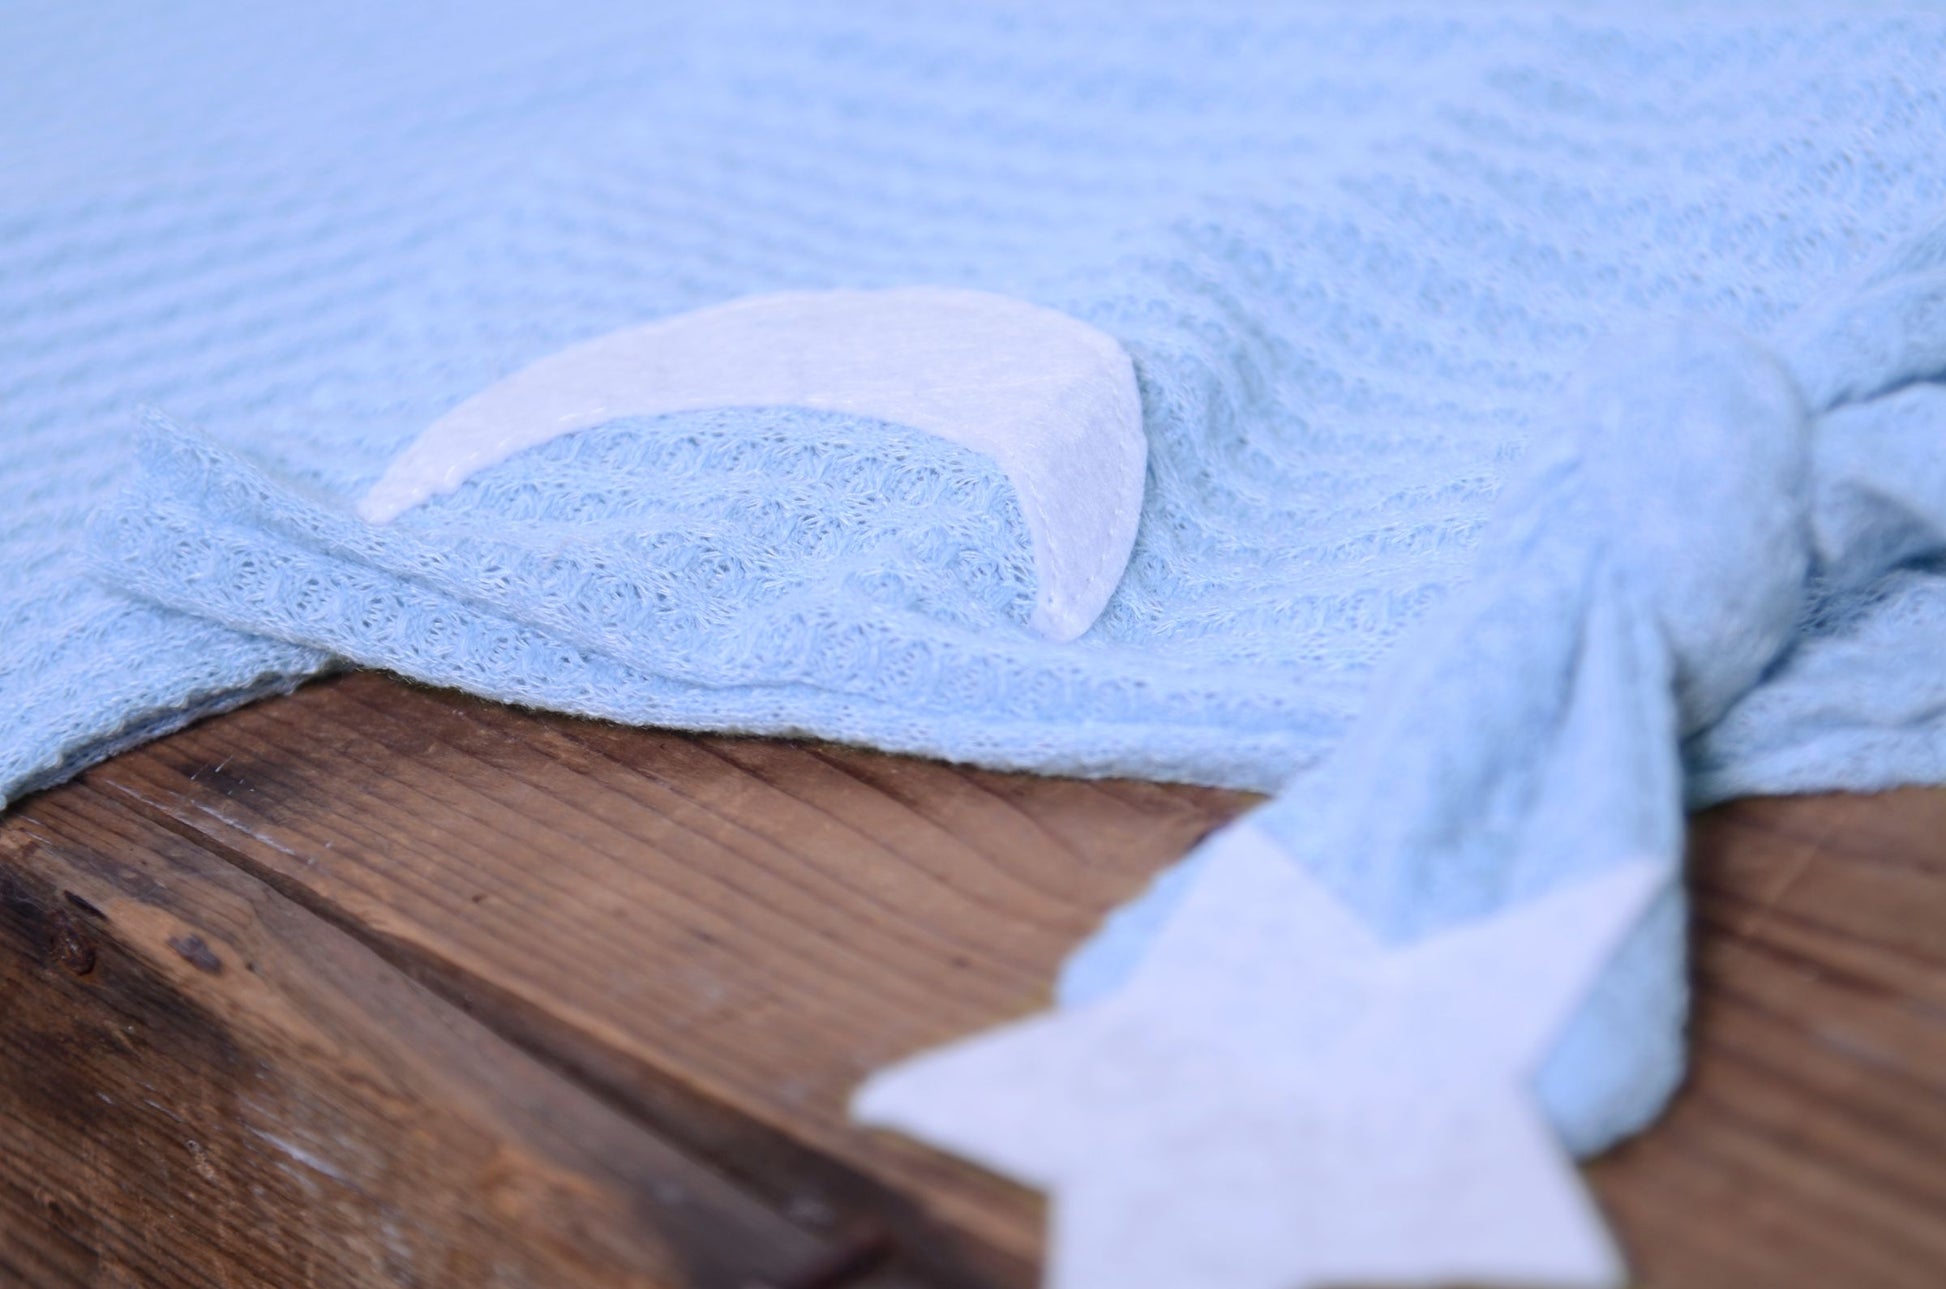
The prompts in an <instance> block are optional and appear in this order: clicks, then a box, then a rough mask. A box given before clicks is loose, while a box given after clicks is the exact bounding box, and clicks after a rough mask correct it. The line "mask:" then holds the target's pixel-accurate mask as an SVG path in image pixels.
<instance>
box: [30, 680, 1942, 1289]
mask: <svg viewBox="0 0 1946 1289" xmlns="http://www.w3.org/2000/svg"><path fill="white" fill-rule="evenodd" d="M1249 800H1250V799H1249V798H1247V797H1245V796H1243V795H1241V794H1235V793H1223V792H1216V791H1210V790H1202V789H1192V788H1184V787H1167V786H1157V785H1149V784H1134V783H1080V782H1073V781H1062V780H1048V779H1034V778H1030V777H1025V776H1008V775H998V774H989V773H983V772H978V771H970V770H965V769H960V768H955V767H950V766H945V765H939V764H934V763H928V762H920V761H915V760H910V759H902V758H897V757H889V756H881V755H877V754H873V753H867V752H861V751H855V750H850V749H842V748H835V747H830V746H825V745H811V744H786V743H780V742H762V741H751V740H736V739H723V738H697V737H688V736H683V735H676V734H669V733H660V732H653V731H643V730H623V729H616V728H613V727H608V726H603V725H599V724H594V723H590V722H583V721H575V720H570V719H566V718H561V717H552V716H545V715H535V714H531V713H523V712H518V711H513V710H510V709H506V708H502V707H497V706H494V705H492V704H487V703H483V702H478V701H475V700H471V699H467V698H464V697H459V696H455V695H451V694H444V693H436V692H432V691H427V690H422V689H417V688H413V687H410V686H406V685H403V684H400V683H398V682H395V681H391V680H388V679H385V678H382V677H379V676H374V675H353V676H347V677H343V678H339V679H336V680H331V681H326V682H322V683H319V684H316V685H312V686H309V687H307V688H305V689H303V690H300V691H299V692H298V693H297V694H295V695H293V696H291V697H289V698H283V699H276V700H273V701H269V702H265V703H260V704H257V705H255V706H253V707H249V708H246V709H244V710H242V711H239V712H236V713H233V714H231V715H229V716H226V717H223V718H220V719H217V720H213V721H209V722H207V723H205V724H203V725H200V726H197V727H194V728H192V729H190V730H188V731H185V732H183V733H181V734H178V735H175V736H173V737H172V738H169V739H166V740H164V741H162V742H159V743H156V744H152V745H150V746H148V747H145V748H140V749H137V750H136V751H134V752H131V753H128V754H125V755H124V756H121V757H119V758H117V759H115V760H113V761H111V762H108V763H107V764H105V765H102V766H100V767H97V768H96V769H94V770H92V771H90V772H89V773H88V774H86V775H85V776H83V778H82V779H81V780H80V781H79V782H77V783H74V784H70V785H68V786H66V787H64V788H60V789H57V790H54V791H52V792H48V793H44V794H41V795H39V796H37V797H33V798H30V799H29V800H27V801H25V802H23V803H21V804H20V805H19V806H18V807H17V808H16V809H15V810H14V811H12V812H11V813H10V814H9V815H8V816H7V817H6V818H5V820H4V821H0V1283H4V1284H7V1285H12V1284H20V1285H31V1286H41V1285H48V1286H67V1285H150V1284H155V1285H183V1286H191V1285H195V1286H201V1285H251V1286H255V1285H265V1286H279V1287H280V1289H281V1287H284V1286H327V1285H390V1284H409V1285H428V1286H444V1285H453V1286H469V1287H470V1286H475V1285H507V1286H516V1285H518V1286H529V1285H531V1286H557V1285H560V1286H581V1285H590V1286H605V1285H644V1286H648V1285H654V1286H668V1287H669V1289H676V1287H678V1286H691V1285H694V1286H704V1287H705V1289H716V1287H717V1286H724V1287H725V1289H745V1287H748V1286H760V1285H771V1286H778V1287H781V1289H846V1287H849V1286H871V1287H872V1289H891V1287H892V1286H905V1287H908V1289H916V1287H917V1286H921V1285H926V1286H949V1285H968V1286H970V1285H1000V1286H1024V1285H1027V1284H1030V1283H1032V1281H1033V1278H1034V1274H1035V1268H1036V1265H1037V1260H1038V1253H1039V1242H1040V1224H1041V1206H1040V1203H1039V1201H1038V1200H1037V1199H1035V1198H1034V1197H1033V1196H1032V1195H1030V1194H1028V1193H1027V1192H1025V1191H1022V1190H1020V1189H1019V1188H1017V1187H1014V1186H1011V1185H1008V1184H1006V1183H1004V1182H1001V1181H998V1180H996V1179H994V1178H992V1177H989V1176H987V1175H985V1174H982V1173H979V1172H977V1171H976V1170H974V1169H971V1168H968V1167H965V1166H963V1165H960V1164H957V1163H955V1162H953V1161H951V1160H948V1159H945V1158H942V1157H940V1156H938V1155H935V1154H933V1153H931V1152H929V1151H926V1150H924V1149H922V1148H920V1147H917V1146H913V1145H910V1144H908V1143H905V1142H902V1141H900V1140H898V1139H896V1138H893V1137H890V1136H887V1135H884V1134H878V1133H871V1132H864V1131H859V1130H856V1129H853V1128H852V1127H850V1126H849V1125H848V1124H847V1123H846V1121H845V1118H844V1113H843V1107H844V1103H845V1098H846V1096H847V1095H848V1093H849V1091H850V1089H851V1088H852V1087H853V1086H854V1085H855V1084H856V1082H857V1081H858V1080H859V1079H860V1078H861V1077H862V1076H863V1075H864V1074H865V1073H866V1072H867V1071H868V1070H870V1069H871V1068H873V1067H874V1066H876V1065H878V1064H881V1063H883V1062H885V1061H887V1060H890V1059H892V1058H894V1057H897V1056H900V1055H903V1054H905V1053H907V1052H910V1051H913V1050H915V1049H918V1048H921V1047H925V1046H928V1045H930V1044H933V1043H936V1042H939V1041H942V1040H944V1039H948V1038H951V1037H955V1036H957V1035H960V1034H963V1033H965V1032H967V1031H970V1030H973V1029H976V1028H979V1027H982V1026H985V1025H989V1024H992V1023H994V1022H996V1021H999V1020H1002V1019H1006V1018H1009V1017H1012V1016H1017V1015H1020V1014H1023V1013H1025V1012H1027V1011H1030V1010H1033V1009H1035V1008H1036V1007H1038V1006H1040V1005H1042V1004H1043V1003H1044V1002H1045V997H1046V988H1047V983H1048V981H1049V979H1050V976H1051V973H1052V970H1053V968H1054V966H1055V964H1056V963H1057V962H1058V961H1059V959H1060V958H1061V956H1062V955H1063V954H1064V953H1065V952H1066V951H1067V949H1068V948H1069V947H1070V946H1071V945H1072V944H1073V943H1074V941H1075V940H1076V939H1077V938H1079V937H1080V936H1081V935H1082V934H1084V933H1085V932H1086V931H1087V930H1088V929H1089V928H1090V927H1091V926H1092V925H1093V924H1094V922H1095V920H1096V919H1097V918H1098V917H1099V915H1100V914H1101V912H1102V911H1104V910H1105V909H1107V908H1109V907H1110V906H1112V905H1114V904H1115V903H1117V902H1119V901H1121V900H1123V899H1125V898H1127V897H1128V896H1129V895H1131V894H1132V893H1133V892H1134V891H1136V890H1137V889H1138V888H1139V887H1140V885H1141V883H1142V882H1143V880H1144V879H1145V878H1146V877H1147V876H1148V874H1150V873H1151V872H1153V871H1154V870H1155V869H1157V868H1159V867H1161V866H1162V865H1163V864H1165V863H1167V862H1169V861H1170V860H1172V859H1174V858H1175V857H1176V856H1178V855H1180V854H1181V853H1182V852H1183V851H1184V850H1186V849H1187V848H1188V847H1189V845H1190V844H1191V843H1193V841H1194V840H1195V839H1196V838H1197V837H1198V836H1200V835H1201V834H1202V833H1203V832H1205V831H1206V830H1208V829H1209V828H1211V827H1213V826H1215V825H1217V824H1219V823H1221V822H1222V821H1223V820H1225V819H1227V818H1229V817H1231V816H1233V815H1234V814H1235V813H1236V812H1237V811H1239V810H1241V809H1243V808H1244V807H1245V806H1247V805H1248V804H1249ZM1694 850H1695V852H1696V853H1695V857H1694V861H1693V870H1694V873H1695V888H1696V893H1697V903H1698V910H1699V918H1698V921H1699V943H1698V952H1697V961H1698V976H1699V986H1698V1009H1697V1026H1696V1028H1697V1042H1696V1049H1695V1075H1694V1077H1693V1079H1692V1081H1691V1084H1690V1086H1689V1087H1688V1089H1687V1090H1686V1091H1685V1092H1684V1094H1683V1095H1682V1097H1681V1098H1680V1099H1679V1101H1678V1103H1677V1105H1676V1107H1675V1109H1674V1110H1673V1112H1672V1113H1671V1114H1670V1115H1669V1117H1668V1118H1667V1119H1666V1120H1665V1121H1664V1122H1663V1123H1662V1124H1661V1125H1660V1126H1659V1127H1657V1128H1656V1129H1655V1130H1654V1131H1653V1132H1651V1133H1649V1134H1647V1135H1646V1136H1644V1137H1643V1138H1641V1139H1639V1140H1638V1141H1636V1142H1633V1143H1631V1144H1629V1145H1627V1146H1625V1147H1623V1148H1622V1149H1620V1150H1617V1151H1615V1152H1613V1153H1612V1154H1611V1155H1610V1156H1608V1157H1607V1158H1604V1159H1602V1160H1600V1161H1597V1162H1596V1163H1594V1164H1593V1165H1591V1166H1590V1168H1589V1170H1588V1172H1589V1176H1590V1179H1591V1181H1592V1182H1593V1184H1594V1186H1595V1188H1596V1190H1597V1192H1598V1193H1599V1195H1600V1196H1601V1198H1602V1200H1603V1202H1604V1204H1605V1206H1606V1207H1607V1210H1608V1212H1609V1213H1610V1215H1611V1217H1612V1218H1613V1220H1614V1222H1615V1224H1616V1226H1617V1228H1618V1230H1619V1232H1620V1234H1621V1236H1622V1239H1623V1241H1624V1243H1625V1245H1626V1247H1627V1248H1628V1250H1629V1252H1630V1255H1631V1259H1632V1262H1633V1265H1634V1266H1635V1268H1636V1270H1637V1272H1638V1273H1639V1280H1640V1283H1641V1284H1643V1285H1647V1286H1658V1287H1663V1289H1677V1287H1679V1286H1697V1287H1701V1289H1737V1287H1738V1286H1745V1285H1749V1286H1763V1287H1764V1289H1792V1287H1795V1286H1803V1287H1804V1289H1810V1287H1812V1286H1816V1287H1817V1289H1834V1287H1836V1286H1845V1287H1846V1289H1851V1287H1861V1289H1872V1287H1874V1286H1912V1287H1913V1289H1921V1287H1924V1289H1936V1287H1937V1286H1939V1285H1941V1284H1946V1216H1942V1215H1946V792H1942V791H1907V792H1900V793H1893V794H1888V795H1886V796H1883V797H1878V798H1845V797H1831V798H1813V799H1798V800H1787V801H1764V802H1743V803H1738V804H1735V805H1732V806H1729V807H1726V808H1724V809H1721V810H1718V811H1715V812H1712V813H1711V814H1709V815H1706V816H1704V817H1703V818H1702V819H1701V820H1700V821H1699V823H1698V825H1697V827H1696V829H1695V830H1694Z"/></svg>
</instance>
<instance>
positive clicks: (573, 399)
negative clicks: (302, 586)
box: [358, 287, 1148, 640]
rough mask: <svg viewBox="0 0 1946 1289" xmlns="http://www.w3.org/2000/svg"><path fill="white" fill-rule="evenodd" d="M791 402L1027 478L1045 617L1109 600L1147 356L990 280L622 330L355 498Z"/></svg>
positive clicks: (1038, 620)
mask: <svg viewBox="0 0 1946 1289" xmlns="http://www.w3.org/2000/svg"><path fill="white" fill-rule="evenodd" d="M785 406H790V407H808V408H817V409H821V410H826V411H835V412H847V413H851V414H854V415H858V416H868V417H871V418H873V419H875V420H880V421H887V422H891V423H893V424H897V425H903V426H907V427H909V428H912V429H915V430H921V431H924V432H926V433H930V434H935V435H938V436H939V437H940V438H942V439H946V440H948V441H949V442H952V443H957V444H961V445H963V446H965V447H968V448H972V449H974V450H976V451H979V452H982V453H985V454H986V455H987V456H988V457H990V458H991V459H992V460H993V461H994V463H995V464H996V465H998V466H999V467H1000V469H1001V471H1002V472H1003V473H1004V474H1005V475H1006V477H1007V479H1008V481H1009V482H1010V483H1011V484H1012V485H1013V488H1014V490H1015V492H1016V493H1017V494H1018V496H1019V499H1020V508H1021V513H1022V516H1023V517H1024V518H1025V520H1026V524H1027V530H1028V534H1029V538H1030V540H1031V542H1032V545H1033V554H1034V571H1035V577H1036V582H1037V585H1036V595H1035V605H1034V611H1033V615H1032V619H1031V625H1032V626H1033V628H1034V629H1035V630H1036V631H1038V632H1040V633H1041V634H1042V635H1044V636H1046V637H1048V638H1050V639H1053V640H1072V639H1073V638H1074V637H1076V636H1078V635H1080V634H1081V633H1082V632H1084V631H1086V630H1087V629H1088V627H1089V626H1090V625H1091V624H1092V623H1093V622H1094V620H1095V619H1096V617H1098V616H1099V615H1100V613H1101V610H1102V609H1103V607H1105V606H1106V605H1107V603H1108V598H1109V596H1110V595H1111V594H1113V592H1114V589H1115V586H1116V584H1117V583H1118V582H1119V581H1120V580H1121V576H1122V572H1123V570H1124V569H1125V568H1126V567H1127V565H1128V558H1129V552H1130V550H1131V549H1132V548H1133V547H1134V544H1135V529H1136V523H1137V521H1138V519H1139V518H1140V516H1141V509H1142V489H1143V481H1144V476H1145V473H1146V470H1147V466H1148V439H1147V437H1146V436H1145V435H1144V434H1143V432H1142V401H1141V395H1140V393H1139V391H1138V390H1137V388H1136V384H1135V367H1134V364H1133V363H1132V362H1131V361H1130V360H1129V356H1128V354H1127V352H1126V351H1125V350H1124V349H1123V348H1122V347H1121V346H1120V345H1119V344H1117V343H1116V342H1115V340H1114V339H1113V338H1112V337H1110V336H1108V335H1106V334H1105V333H1103V332H1101V331H1098V330H1096V329H1095V328H1093V327H1090V326H1088V325H1087V324H1085V323H1082V322H1080V321H1077V320H1076V319H1074V318H1071V317H1069V316H1068V315H1066V314H1064V313H1059V312H1057V311H1055V310H1053V309H1046V308H1042V307H1040V306H1038V305H1033V304H1028V303H1026V302H1025V301H1021V300H1016V299H1013V298H1011V297H1008V296H1002V295H993V294H989V293H987V292H984V291H966V290H951V289H946V288H940V287H903V288H897V289H893V290H882V291H852V290H840V291H788V292H780V293H778V294H774V295H758V296H748V297H745V298H743V299H740V300H732V301H730V302H729V303H727V304H721V305H716V306H713V307H711V308H707V309H699V310H696V311H695V312H692V313H685V314H681V315H678V316H676V317H673V318H668V319H665V320H662V321H659V322H651V323H647V324H645V325H642V326H637V327H629V328H625V329H623V330H621V331H615V332H611V333H609V334H608V335H605V336H601V337H599V338H597V339H594V340H590V341H586V342H584V343H582V344H578V345H575V346H572V347H571V348H568V349H564V350H562V351H561V352H559V353H556V354H553V355H551V356H550V357H547V358H543V359H541V360H540V361H539V362H537V363H535V364H533V365H532V366H530V367H527V368H524V369H523V370H521V371H519V372H516V373H515V374H514V375H512V376H509V377H507V378H506V379H505V380H502V381H499V382H498V383H496V384H494V385H492V386H489V387H488V388H487V389H485V390H482V391H481V392H480V393H478V394H475V395H474V396H473V397H471V398H469V399H467V400H466V401H465V402H464V403H461V404H460V405H459V406H457V407H455V408H454V409H453V410H452V411H450V412H448V413H447V414H446V415H444V416H442V417H440V418H439V420H437V421H435V422H434V423H433V424H432V425H431V426H429V427H428V428H427V429H426V430H425V432H424V433H422V434H421V435H420V436H419V438H418V439H416V440H415V441H414V442H413V443H412V444H411V446H409V447H408V448H406V450H405V451H404V452H402V453H401V454H400V455H399V456H398V457H397V458H396V459H395V460H394V461H393V462H392V464H391V466H390V467H389V468H388V469H387V470H386V471H385V474H384V475H383V476H382V477H381V478H380V479H379V481H378V482H377V483H376V484H374V485H373V486H372V489H371V491H370V492H368V493H366V494H365V497H364V498H363V500H361V501H360V502H359V504H358V512H359V514H360V515H362V516H363V517H364V518H366V519H368V520H370V521H372V522H374V523H385V522H388V521H390V520H391V519H394V518H396V517H397V516H398V515H399V514H400V513H401V512H403V511H405V510H407V509H410V508H411V507H412V506H415V505H417V504H419V503H420V502H422V501H425V500H426V499H428V498H430V497H433V496H435V495H438V494H441V493H448V492H451V491H453V490H454V489H455V488H457V487H459V485H460V484H461V483H462V482H464V481H465V480H466V479H467V478H468V477H469V476H470V475H472V474H474V473H475V472H477V471H479V470H482V469H484V468H486V467H487V466H490V465H494V464H497V463H498V462H501V461H504V460H506V459H507V458H508V457H510V456H512V455H514V454H515V453H516V452H519V451H520V450H522V449H523V448H529V447H533V446H534V445H536V444H539V443H545V442H547V441H548V440H550V439H553V438H556V437H558V436H559V435H563V434H569V433H572V432H574V431H576V430H582V429H588V428H590V427H592V426H595V425H599V424H602V423H603V422H606V421H613V420H617V419H619V418H621V417H628V416H659V415H663V414H666V413H670V412H685V411H700V410H704V409H708V408H723V407H785Z"/></svg>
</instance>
